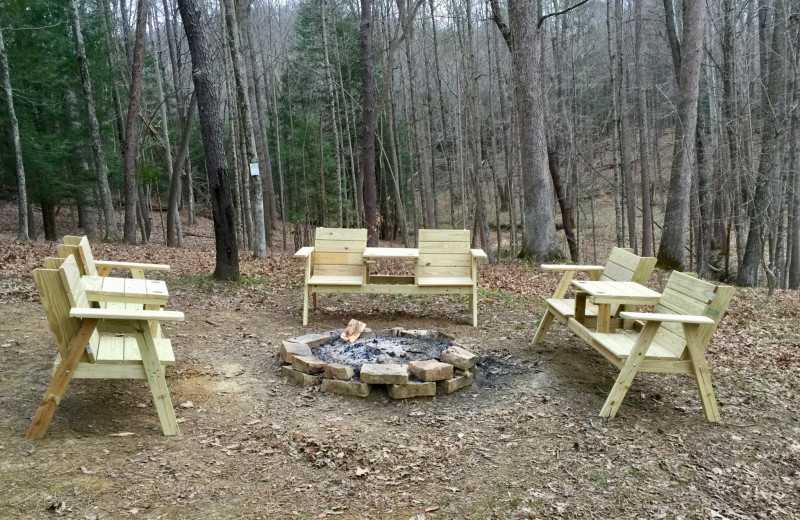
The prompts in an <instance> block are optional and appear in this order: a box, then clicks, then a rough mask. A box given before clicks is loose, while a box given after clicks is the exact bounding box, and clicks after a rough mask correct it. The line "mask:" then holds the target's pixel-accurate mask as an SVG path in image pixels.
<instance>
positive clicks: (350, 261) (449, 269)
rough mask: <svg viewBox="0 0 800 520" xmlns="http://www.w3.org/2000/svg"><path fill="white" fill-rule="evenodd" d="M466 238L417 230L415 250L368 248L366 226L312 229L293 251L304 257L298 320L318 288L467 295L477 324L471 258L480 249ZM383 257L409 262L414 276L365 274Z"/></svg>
mask: <svg viewBox="0 0 800 520" xmlns="http://www.w3.org/2000/svg"><path fill="white" fill-rule="evenodd" d="M470 238H471V237H470V231H469V230H448V229H420V230H419V240H418V245H419V248H418V249H410V248H379V247H369V248H368V247H367V230H366V229H341V228H317V230H316V234H315V239H314V246H313V247H303V248H301V249H299V250H298V251H297V253H295V258H303V259H305V284H304V285H305V286H304V291H303V325H307V324H308V299H309V296H311V297H312V298H313V303H314V307H315V308H316V305H317V294H318V293H365V294H468V295H469V296H470V309H471V311H472V324H473V326H475V327H477V326H478V299H477V287H478V285H477V262H478V260H480V259H485V258H486V253H484V252H483V250H481V249H471V248H470ZM385 258H400V259H405V260H409V261H412V262H413V263H414V276H383V275H371V274H370V272H369V265H370V263H371V262H373V261H375V260H378V259H385Z"/></svg>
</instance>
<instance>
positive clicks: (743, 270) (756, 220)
mask: <svg viewBox="0 0 800 520" xmlns="http://www.w3.org/2000/svg"><path fill="white" fill-rule="evenodd" d="M774 7H775V23H774V27H773V37H772V48H771V49H770V51H769V55H770V59H769V66H768V67H769V75H768V76H767V79H766V92H765V94H764V96H763V101H762V103H761V122H762V124H763V127H762V132H761V157H760V158H759V162H758V174H757V176H756V189H755V195H754V196H753V203H752V204H751V205H750V206H749V211H748V213H749V215H748V216H749V218H750V230H749V232H748V235H747V246H746V247H745V252H744V258H743V260H742V265H741V266H740V269H739V274H738V276H737V279H736V281H737V283H738V284H739V285H743V286H746V287H753V286H755V285H756V284H757V283H758V268H759V266H760V265H762V262H764V260H763V258H762V257H763V255H764V239H765V237H766V233H767V231H768V229H767V225H768V223H769V222H770V221H771V220H772V215H773V212H774V211H775V208H774V207H773V204H772V196H771V189H770V180H771V178H772V177H773V176H774V172H775V170H776V168H780V166H781V162H782V152H783V150H782V146H781V138H782V135H783V133H784V132H785V128H784V125H785V123H784V121H783V119H782V115H783V113H784V108H785V105H786V103H785V97H784V94H783V82H784V80H785V74H784V65H785V60H786V57H785V56H784V43H785V40H786V35H785V26H784V17H783V14H782V11H783V9H782V1H781V0H775V1H774ZM767 275H768V276H773V273H771V272H770V273H767Z"/></svg>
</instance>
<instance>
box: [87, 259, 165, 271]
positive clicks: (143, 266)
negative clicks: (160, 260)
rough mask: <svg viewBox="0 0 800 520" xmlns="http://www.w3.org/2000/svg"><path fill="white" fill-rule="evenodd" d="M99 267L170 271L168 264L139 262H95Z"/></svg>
mask: <svg viewBox="0 0 800 520" xmlns="http://www.w3.org/2000/svg"><path fill="white" fill-rule="evenodd" d="M94 265H95V266H97V267H107V268H109V269H141V270H142V271H169V266H168V265H167V264H140V263H137V262H110V261H106V260H95V261H94Z"/></svg>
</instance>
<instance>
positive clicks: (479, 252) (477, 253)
mask: <svg viewBox="0 0 800 520" xmlns="http://www.w3.org/2000/svg"><path fill="white" fill-rule="evenodd" d="M469 252H470V253H472V258H474V259H476V260H486V259H487V258H488V257H487V256H486V251H484V250H483V249H470V250H469Z"/></svg>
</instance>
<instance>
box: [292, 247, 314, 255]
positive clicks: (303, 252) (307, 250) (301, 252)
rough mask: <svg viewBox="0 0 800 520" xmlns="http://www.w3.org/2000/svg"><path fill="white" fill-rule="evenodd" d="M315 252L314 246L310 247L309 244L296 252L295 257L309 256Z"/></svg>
mask: <svg viewBox="0 0 800 520" xmlns="http://www.w3.org/2000/svg"><path fill="white" fill-rule="evenodd" d="M313 252H314V248H313V247H308V246H307V247H301V248H300V249H298V250H297V252H296V253H295V254H294V257H295V258H308V257H309V256H311V253H313Z"/></svg>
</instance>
